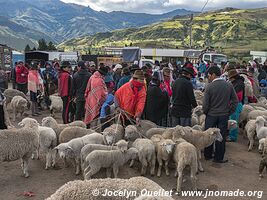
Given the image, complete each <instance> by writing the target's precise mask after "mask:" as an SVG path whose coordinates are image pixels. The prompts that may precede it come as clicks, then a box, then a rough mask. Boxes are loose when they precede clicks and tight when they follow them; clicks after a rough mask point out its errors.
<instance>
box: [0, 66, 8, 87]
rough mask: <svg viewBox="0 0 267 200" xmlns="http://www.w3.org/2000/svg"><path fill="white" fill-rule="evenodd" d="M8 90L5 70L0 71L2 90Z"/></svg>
mask: <svg viewBox="0 0 267 200" xmlns="http://www.w3.org/2000/svg"><path fill="white" fill-rule="evenodd" d="M7 88H8V79H7V74H6V72H5V71H4V70H3V69H0V90H1V91H2V92H4V91H5V90H6V89H7Z"/></svg>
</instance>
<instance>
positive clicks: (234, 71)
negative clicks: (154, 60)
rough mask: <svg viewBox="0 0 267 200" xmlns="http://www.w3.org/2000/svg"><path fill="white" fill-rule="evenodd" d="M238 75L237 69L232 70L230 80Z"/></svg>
mask: <svg viewBox="0 0 267 200" xmlns="http://www.w3.org/2000/svg"><path fill="white" fill-rule="evenodd" d="M237 75H238V72H237V71H236V69H231V70H229V71H228V78H233V77H235V76H237Z"/></svg>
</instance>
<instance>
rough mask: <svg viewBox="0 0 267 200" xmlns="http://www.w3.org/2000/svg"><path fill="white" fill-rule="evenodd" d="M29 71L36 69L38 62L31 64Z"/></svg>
mask: <svg viewBox="0 0 267 200" xmlns="http://www.w3.org/2000/svg"><path fill="white" fill-rule="evenodd" d="M30 66H31V69H38V62H34V61H33V62H31V65H30Z"/></svg>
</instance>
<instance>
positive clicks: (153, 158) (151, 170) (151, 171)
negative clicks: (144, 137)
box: [150, 154, 156, 176]
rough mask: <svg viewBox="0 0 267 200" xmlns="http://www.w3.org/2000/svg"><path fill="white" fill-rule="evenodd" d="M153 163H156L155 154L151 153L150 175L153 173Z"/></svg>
mask: <svg viewBox="0 0 267 200" xmlns="http://www.w3.org/2000/svg"><path fill="white" fill-rule="evenodd" d="M155 165H156V155H155V154H153V155H152V158H151V160H150V175H151V176H154V175H155Z"/></svg>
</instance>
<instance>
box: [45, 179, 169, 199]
mask: <svg viewBox="0 0 267 200" xmlns="http://www.w3.org/2000/svg"><path fill="white" fill-rule="evenodd" d="M96 188H97V190H98V191H100V193H99V195H96V196H94V195H92V194H94V193H93V191H95V189H96ZM106 191H129V192H131V193H127V194H126V195H125V196H120V195H116V196H114V195H112V196H108V197H104V196H103V195H104V194H105V192H106ZM132 191H133V193H132ZM142 191H150V192H152V191H155V192H156V191H162V192H168V191H165V190H164V189H163V188H162V187H160V186H159V185H158V184H157V183H155V182H154V181H152V180H150V179H148V178H145V177H133V178H130V179H118V178H116V179H114V178H112V179H111V178H105V179H91V180H85V181H82V180H75V181H70V182H68V183H66V184H65V185H63V186H61V187H60V188H59V189H58V190H57V191H56V192H55V193H54V194H52V195H51V196H50V197H49V198H47V199H46V200H64V199H68V200H85V199H86V200H99V199H109V200H125V199H126V198H127V199H128V200H134V199H135V198H136V197H137V196H139V195H140V194H141V193H142ZM159 199H161V200H173V199H172V198H171V197H168V196H163V195H162V196H159Z"/></svg>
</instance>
